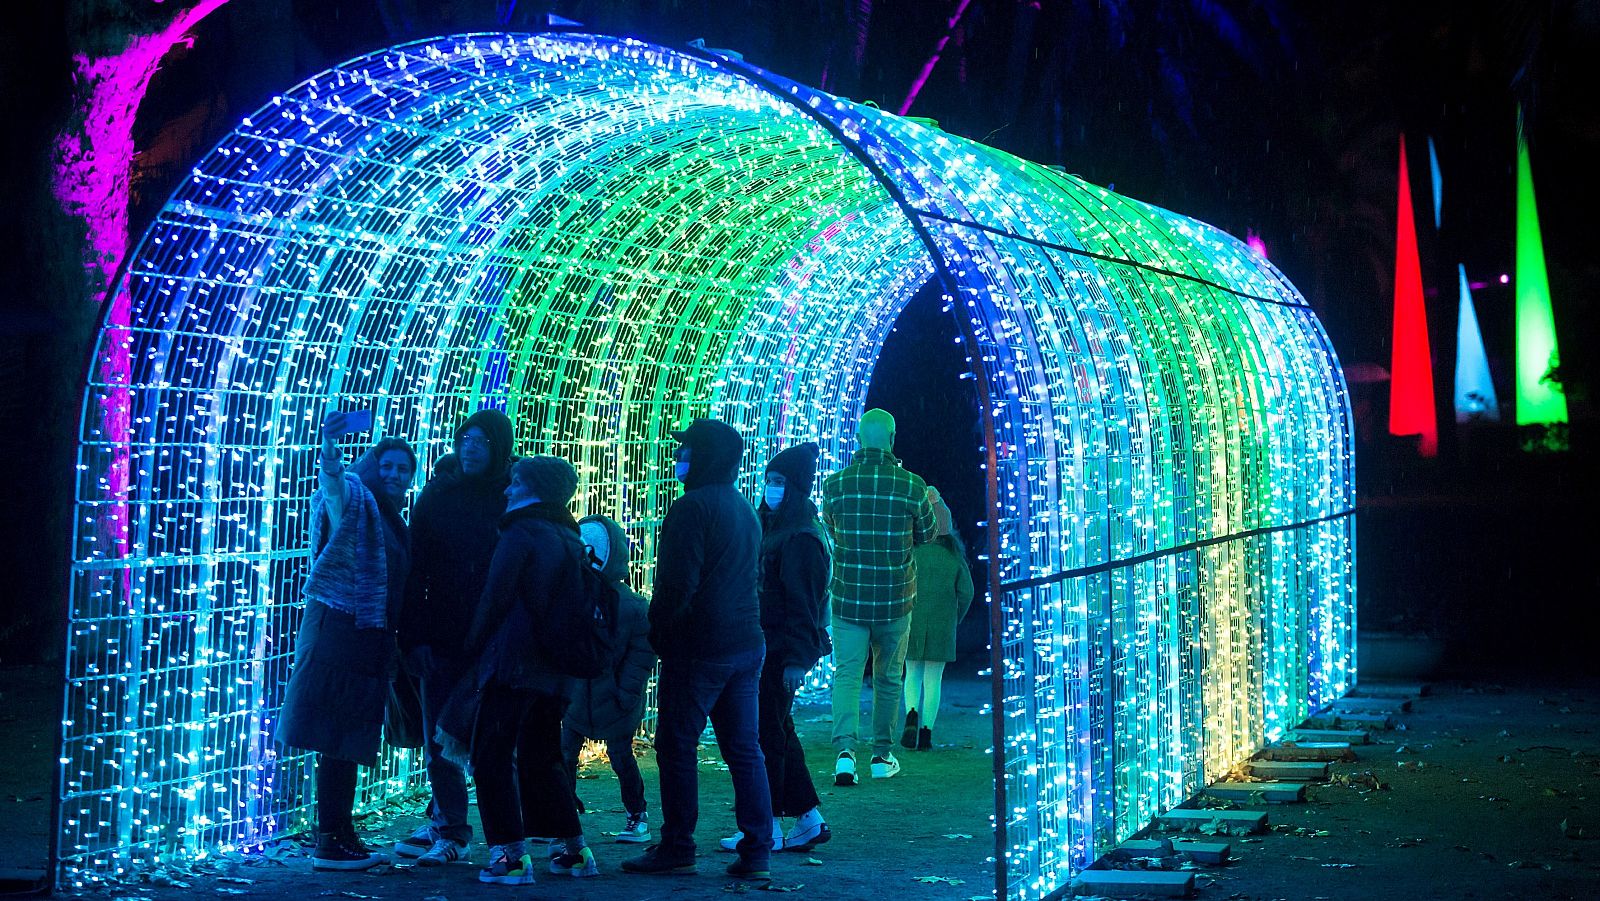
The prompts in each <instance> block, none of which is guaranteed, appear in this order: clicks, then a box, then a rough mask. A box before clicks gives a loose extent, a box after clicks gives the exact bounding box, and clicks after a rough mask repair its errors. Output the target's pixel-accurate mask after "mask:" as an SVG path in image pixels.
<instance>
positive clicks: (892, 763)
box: [872, 751, 900, 779]
mask: <svg viewBox="0 0 1600 901" xmlns="http://www.w3.org/2000/svg"><path fill="white" fill-rule="evenodd" d="M898 772H900V761H898V760H895V759H894V752H893V751H890V752H889V753H888V754H886V755H884V756H882V757H879V756H878V755H876V754H874V755H873V757H872V778H874V779H888V778H889V777H891V776H893V775H895V774H896V773H898Z"/></svg>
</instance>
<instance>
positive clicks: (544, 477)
mask: <svg viewBox="0 0 1600 901" xmlns="http://www.w3.org/2000/svg"><path fill="white" fill-rule="evenodd" d="M511 468H512V471H513V472H515V473H516V474H517V477H518V478H520V479H522V483H523V484H524V485H526V486H528V490H530V491H532V492H533V493H534V496H536V497H538V498H539V500H541V501H543V502H544V503H547V504H557V505H559V506H562V507H565V506H566V505H567V502H568V501H570V500H572V495H573V494H575V493H576V492H577V490H578V472H577V470H575V469H573V468H572V464H571V463H568V462H567V461H566V460H563V459H562V458H560V457H552V456H550V455H548V454H538V455H535V456H532V457H523V458H522V459H520V460H518V461H516V462H515V463H513V464H511Z"/></svg>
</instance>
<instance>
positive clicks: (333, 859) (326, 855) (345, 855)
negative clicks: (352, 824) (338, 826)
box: [311, 832, 389, 870]
mask: <svg viewBox="0 0 1600 901" xmlns="http://www.w3.org/2000/svg"><path fill="white" fill-rule="evenodd" d="M388 862H389V858H387V857H385V856H384V855H382V854H379V853H377V852H376V851H373V850H372V849H371V848H368V847H367V846H366V845H363V844H362V843H361V839H359V838H356V834H355V832H323V833H319V834H318V835H317V849H316V850H315V851H312V852H311V869H313V870H370V869H372V868H373V867H375V866H377V865H378V864H380V863H388Z"/></svg>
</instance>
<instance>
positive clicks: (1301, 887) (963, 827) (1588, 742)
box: [4, 667, 1600, 901]
mask: <svg viewBox="0 0 1600 901" xmlns="http://www.w3.org/2000/svg"><path fill="white" fill-rule="evenodd" d="M963 669H964V670H965V671H970V670H971V669H972V668H971V667H964V668H963ZM12 688H13V686H12V685H11V684H10V683H9V682H8V684H7V686H6V694H5V697H6V699H7V700H8V701H9V700H11V699H12V698H13V697H14V696H13V694H12ZM987 700H988V688H987V685H986V684H985V683H983V682H981V681H979V680H978V679H977V678H976V677H975V676H972V675H970V672H969V674H967V675H965V676H963V675H962V674H961V673H960V672H957V671H956V670H955V669H952V672H951V675H950V679H949V681H948V682H947V690H946V706H945V712H944V714H943V716H942V718H941V720H940V724H939V730H938V732H939V734H938V736H937V737H936V741H937V742H938V743H939V744H940V745H941V746H942V747H940V748H939V749H938V750H936V751H934V752H929V753H916V752H903V753H902V754H901V758H902V760H903V761H904V763H905V771H904V772H903V773H902V774H901V775H900V776H898V777H896V778H894V779H891V780H885V781H880V782H872V781H871V780H868V781H867V782H866V784H863V785H861V786H858V787H855V788H836V787H835V786H833V784H832V778H831V774H832V762H831V759H830V758H831V756H832V755H831V754H830V753H829V752H828V751H827V750H826V747H827V732H828V723H827V721H826V720H827V713H828V711H827V708H826V706H825V705H810V706H806V707H802V708H800V709H799V710H798V711H797V720H798V721H799V722H800V725H801V730H802V739H803V740H804V741H805V743H806V746H807V747H808V749H812V753H811V754H810V764H811V769H812V772H813V775H814V777H815V778H816V780H817V784H818V789H819V791H820V792H821V794H822V797H823V803H824V810H825V811H826V813H827V815H828V820H829V822H830V824H831V825H832V827H833V831H834V839H833V841H832V842H830V843H829V844H827V845H823V846H821V847H819V848H817V849H815V850H814V851H813V852H811V853H804V854H792V853H790V854H780V855H777V859H776V860H775V862H774V868H773V869H774V876H775V877H776V883H775V884H776V885H777V886H778V887H780V888H787V889H794V891H793V892H792V894H793V895H794V896H795V897H804V898H809V899H815V901H862V899H878V898H884V897H895V898H910V899H928V901H966V899H971V898H974V897H989V896H990V892H991V889H992V886H993V869H992V864H990V863H989V862H988V861H987V858H988V857H989V856H990V855H991V854H992V844H991V840H990V835H991V832H990V830H989V815H990V810H991V806H992V803H993V802H992V797H991V794H990V781H989V780H990V776H989V774H990V768H989V764H990V758H989V756H988V753H987V747H988V744H989V732H988V728H989V721H988V718H987V717H986V716H983V715H981V714H980V711H981V709H982V706H983V704H984V703H985V702H986V701H987ZM7 709H8V712H10V711H11V710H12V709H13V708H11V707H10V705H9V704H8V708H7ZM1397 720H1398V722H1399V724H1400V725H1401V726H1403V727H1404V728H1403V729H1398V730H1396V731H1391V732H1383V733H1375V737H1376V742H1375V743H1374V744H1371V745H1367V746H1365V747H1363V748H1361V749H1360V751H1359V753H1360V759H1359V760H1357V761H1354V762H1347V763H1338V764H1335V765H1334V767H1333V770H1334V773H1335V775H1344V776H1347V777H1351V778H1350V779H1349V780H1348V781H1349V782H1350V783H1351V784H1349V785H1335V784H1328V785H1319V786H1314V787H1313V788H1312V789H1311V790H1310V792H1309V800H1308V803H1305V804H1298V805H1272V806H1270V807H1267V808H1264V809H1266V810H1267V811H1268V814H1269V817H1270V822H1271V824H1272V829H1271V831H1270V832H1269V833H1268V834H1266V835H1263V836H1258V837H1250V838H1245V839H1237V838H1236V839H1233V840H1232V841H1233V849H1234V854H1235V856H1236V858H1237V859H1236V860H1235V861H1234V862H1233V863H1232V864H1231V865H1229V866H1225V867H1212V868H1205V869H1203V870H1202V871H1201V872H1200V874H1199V880H1198V884H1199V886H1200V888H1199V892H1198V895H1197V897H1199V898H1201V899H1229V901H1270V899H1306V901H1317V899H1329V901H1333V899H1350V901H1356V899H1361V901H1368V899H1372V901H1419V899H1435V898H1439V899H1457V898H1462V899H1469V898H1470V899H1500V898H1516V899H1583V901H1594V899H1600V841H1595V840H1594V839H1596V838H1597V837H1600V796H1597V792H1600V685H1595V684H1582V685H1568V686H1552V685H1549V684H1545V685H1538V686H1534V685H1529V686H1508V687H1500V686H1493V685H1462V684H1442V685H1435V686H1434V691H1433V693H1432V694H1430V695H1429V696H1427V697H1424V698H1421V699H1419V700H1417V701H1415V702H1414V704H1413V707H1412V709H1411V710H1410V711H1409V712H1405V713H1402V714H1400V715H1399V716H1398V717H1397ZM11 734H12V735H13V736H14V735H17V734H22V733H21V732H20V731H13V732H12V733H11ZM641 764H642V766H643V769H644V771H645V778H646V783H647V786H648V795H649V799H650V803H651V805H652V810H655V809H657V807H656V802H657V795H656V777H655V764H654V760H653V758H652V757H650V756H649V755H648V754H645V755H644V757H643V759H642V760H641ZM720 766H721V764H720V761H719V760H718V759H717V757H716V753H715V749H714V747H713V746H710V745H707V746H706V747H705V748H703V751H702V764H701V780H702V781H701V793H702V818H701V824H700V829H699V831H698V833H697V836H696V838H697V841H698V842H699V844H700V847H701V854H700V859H699V870H700V872H699V875H697V876H693V877H676V878H674V877H639V876H629V875H624V874H621V873H620V872H619V871H618V867H619V864H620V863H621V861H622V860H623V859H625V858H626V857H628V856H630V855H632V854H634V853H637V851H638V850H639V848H638V846H627V845H616V844H612V843H609V842H608V841H607V840H606V838H605V837H604V835H603V833H604V832H605V831H607V830H615V829H616V828H617V827H618V826H619V825H620V822H621V819H622V813H621V807H620V804H619V802H618V799H617V793H616V782H615V778H614V777H613V776H612V775H611V773H610V770H609V768H607V767H606V766H605V765H604V764H603V763H598V764H596V765H595V766H593V767H591V768H590V769H588V770H587V771H586V772H585V773H584V775H585V777H586V778H585V779H584V780H583V781H582V782H581V783H580V786H579V791H580V794H581V795H582V797H583V798H584V800H585V801H586V802H587V803H588V804H589V807H590V810H591V812H590V813H588V814H586V815H585V816H584V818H583V819H584V825H585V828H586V830H587V831H588V834H589V835H590V836H591V840H593V841H594V842H595V844H596V853H597V856H598V858H599V862H600V865H601V868H602V870H603V872H604V876H603V877H602V878H599V879H590V880H581V881H580V880H573V879H568V878H565V877H556V876H549V877H541V879H540V881H539V884H538V885H537V886H534V887H532V889H527V890H519V889H513V888H504V887H498V886H483V885H480V884H478V883H477V882H476V881H475V872H476V867H475V866H465V865H454V866H451V867H446V868H440V869H434V870H427V869H421V868H414V867H412V868H390V869H388V870H386V871H385V872H384V873H382V874H380V875H366V874H313V873H312V872H311V869H310V863H309V860H307V859H306V857H305V856H304V852H303V851H302V850H300V849H299V848H298V847H297V846H292V845H288V846H285V847H286V848H288V849H290V852H289V853H287V854H285V855H284V856H282V858H281V859H279V860H267V859H263V858H254V859H246V860H243V861H238V862H225V863H224V864H223V865H222V866H221V867H219V868H216V869H215V870H213V871H212V872H209V873H205V872H194V871H191V872H183V871H178V870H175V871H173V873H172V874H171V878H172V879H173V880H175V881H176V883H181V884H169V885H155V884H151V883H148V882H146V883H143V884H138V885H125V886H120V887H106V888H104V889H99V890H96V891H94V892H91V893H89V896H90V897H94V898H106V899H113V898H128V899H131V898H149V899H174V901H175V899H186V901H188V899H193V898H194V897H195V896H196V894H199V895H201V896H204V897H240V898H250V897H255V898H272V899H285V898H304V897H307V896H310V897H312V898H319V897H323V896H327V897H334V898H343V897H352V898H357V899H362V898H364V899H377V901H400V899H419V901H441V899H443V901H451V899H457V898H463V897H468V896H472V897H478V896H483V895H485V894H496V893H501V894H517V895H519V896H521V897H526V898H539V899H547V898H570V899H585V901H587V899H592V901H645V899H666V898H672V899H688V898H716V897H724V896H725V895H726V894H730V893H736V891H735V890H737V889H738V886H737V885H736V884H734V883H733V881H732V880H730V879H728V878H727V877H726V876H724V875H723V874H722V867H723V866H724V865H725V864H726V863H727V862H729V861H730V860H732V856H731V855H727V854H722V853H719V852H718V851H717V850H716V848H717V844H716V842H717V839H718V838H719V837H721V836H722V835H725V834H728V833H729V832H731V831H732V830H733V828H734V827H733V821H732V820H733V817H732V810H731V800H732V798H731V790H730V787H729V782H728V779H727V775H726V773H725V772H724V771H722V770H721V769H720ZM1369 773H1370V774H1371V778H1372V780H1375V781H1377V782H1380V783H1382V784H1383V785H1384V786H1385V787H1384V788H1382V789H1376V790H1374V789H1371V788H1370V787H1369V786H1367V785H1364V784H1363V783H1366V782H1368V781H1369V780H1367V779H1366V778H1365V774H1369ZM47 790H48V782H46V783H44V784H43V785H40V786H35V787H34V789H33V790H32V791H33V793H37V792H40V791H47ZM14 803H15V802H14ZM414 807H420V805H414ZM474 818H476V813H474ZM18 822H19V820H17V819H12V820H10V821H8V822H7V824H6V842H5V843H4V844H5V845H7V846H13V845H14V844H15V843H14V842H13V841H12V839H13V838H16V837H17V833H16V829H17V827H18ZM417 823H418V817H416V816H415V815H411V814H389V815H373V816H369V817H367V818H366V819H365V820H364V821H363V822H362V828H363V830H364V832H365V834H366V835H367V836H368V837H369V838H370V839H372V840H374V842H377V841H392V840H393V839H394V838H397V837H400V836H403V835H405V834H406V833H407V832H409V830H410V829H412V828H413V827H414V826H415V825H416V824H417ZM483 857H484V848H483V846H482V845H481V844H477V845H474V847H473V855H472V859H473V861H474V863H475V864H479V863H482V861H483ZM924 877H940V878H939V879H938V880H932V881H927V882H924V881H921V880H922V879H923V878H924ZM246 880H248V881H246Z"/></svg>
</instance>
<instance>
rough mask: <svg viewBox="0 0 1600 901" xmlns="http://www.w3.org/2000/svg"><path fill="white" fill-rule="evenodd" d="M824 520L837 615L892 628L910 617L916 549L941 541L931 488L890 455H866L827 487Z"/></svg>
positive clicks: (862, 452)
mask: <svg viewBox="0 0 1600 901" xmlns="http://www.w3.org/2000/svg"><path fill="white" fill-rule="evenodd" d="M822 519H823V521H824V522H825V523H827V526H828V534H829V535H830V536H831V537H832V539H833V584H832V586H831V593H832V595H833V615H834V616H837V617H839V618H840V619H844V620H848V621H850V622H855V623H888V622H893V621H895V620H897V619H899V618H900V617H902V616H905V615H906V614H907V613H910V612H911V605H912V604H913V603H914V602H915V601H916V598H917V566H916V564H915V563H914V562H913V561H912V559H911V548H912V547H914V546H916V545H919V544H926V543H927V542H929V541H932V540H933V537H934V519H933V505H932V504H930V503H929V502H928V484H927V483H926V482H924V481H923V480H922V477H921V476H918V475H914V474H912V473H909V472H907V471H905V470H904V469H902V468H901V466H900V461H899V460H897V459H895V456H894V455H893V454H891V453H889V452H888V451H886V450H880V449H878V448H863V449H861V450H858V451H856V453H855V456H853V457H851V458H850V465H849V466H846V467H845V468H844V469H841V470H839V471H838V472H836V473H834V474H833V475H830V476H828V477H827V478H826V479H824V480H823V481H822Z"/></svg>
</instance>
